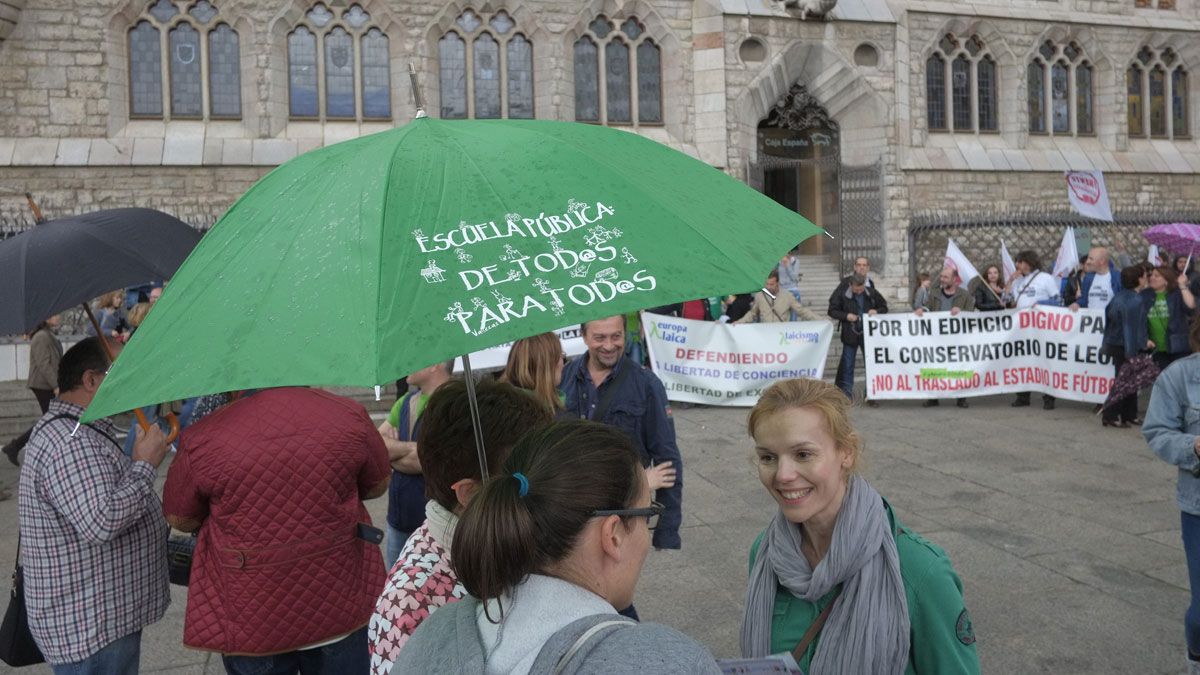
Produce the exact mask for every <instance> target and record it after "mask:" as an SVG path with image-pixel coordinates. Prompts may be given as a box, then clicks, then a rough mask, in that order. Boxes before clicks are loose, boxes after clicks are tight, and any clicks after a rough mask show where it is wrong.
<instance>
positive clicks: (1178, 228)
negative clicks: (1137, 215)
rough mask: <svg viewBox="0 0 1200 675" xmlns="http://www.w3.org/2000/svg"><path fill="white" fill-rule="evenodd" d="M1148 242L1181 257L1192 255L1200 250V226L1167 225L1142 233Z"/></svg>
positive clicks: (1186, 224) (1188, 224) (1189, 224)
mask: <svg viewBox="0 0 1200 675" xmlns="http://www.w3.org/2000/svg"><path fill="white" fill-rule="evenodd" d="M1142 236H1144V237H1145V238H1146V241H1148V242H1150V243H1151V244H1154V245H1155V246H1158V247H1160V248H1165V249H1167V250H1169V251H1172V252H1174V253H1176V254H1179V255H1192V254H1193V253H1195V252H1196V251H1197V249H1200V225H1193V224H1191V223H1167V224H1164V225H1155V226H1154V227H1152V228H1150V229H1148V230H1146V231H1145V232H1143V233H1142Z"/></svg>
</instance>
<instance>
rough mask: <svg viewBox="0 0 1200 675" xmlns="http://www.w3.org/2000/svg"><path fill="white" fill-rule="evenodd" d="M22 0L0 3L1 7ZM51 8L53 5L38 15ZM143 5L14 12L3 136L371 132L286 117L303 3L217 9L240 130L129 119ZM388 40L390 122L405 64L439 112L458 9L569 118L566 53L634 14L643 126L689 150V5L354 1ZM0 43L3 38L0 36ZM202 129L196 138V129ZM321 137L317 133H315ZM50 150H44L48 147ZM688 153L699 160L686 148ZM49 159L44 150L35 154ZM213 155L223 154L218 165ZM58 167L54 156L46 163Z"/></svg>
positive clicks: (546, 103)
mask: <svg viewBox="0 0 1200 675" xmlns="http://www.w3.org/2000/svg"><path fill="white" fill-rule="evenodd" d="M22 3H23V0H20V2H17V1H16V0H7V1H6V2H0V26H2V25H4V24H3V22H4V21H5V17H6V16H8V15H11V14H13V12H8V13H6V12H5V11H4V9H3V8H5V7H11V6H15V5H16V4H22ZM45 4H50V5H52V6H44V5H45ZM149 4H150V3H148V2H147V0H89V1H87V2H82V1H75V2H70V1H68V0H60V1H59V2H56V3H39V5H42V6H39V7H37V8H34V7H30V8H27V9H25V11H24V12H23V13H22V14H21V17H20V21H19V23H17V24H16V27H15V29H13V30H12V32H11V35H9V36H8V39H6V40H3V41H0V138H3V137H9V138H14V139H15V138H38V139H50V138H71V139H77V140H79V141H83V140H85V139H86V140H88V141H91V140H94V139H98V138H141V137H151V138H171V137H174V136H180V135H183V136H191V137H195V136H197V135H199V136H200V137H201V140H203V138H204V137H205V136H206V133H205V132H207V131H208V127H215V128H214V129H213V131H215V132H216V133H215V136H216V137H218V138H239V139H281V138H282V139H293V140H301V139H313V138H316V139H320V142H321V143H327V142H331V141H337V140H345V139H346V138H351V137H354V136H358V135H361V134H364V133H370V132H372V131H376V130H378V126H379V125H369V124H363V125H356V124H355V123H352V122H329V123H326V124H323V125H321V124H314V123H308V122H300V123H295V122H291V121H290V120H289V119H288V108H287V97H288V94H287V53H286V36H287V33H288V32H289V31H290V30H291V28H292V27H293V26H294V25H295V23H296V21H298V20H299V18H300V17H302V16H303V14H304V12H305V11H307V10H308V8H309V7H311V5H312V4H313V3H312V2H308V1H306V0H270V1H265V2H245V1H243V0H215V1H214V2H213V4H214V6H216V7H217V8H218V10H219V11H220V12H221V14H220V15H219V16H220V17H221V20H224V21H227V22H229V23H230V24H231V25H232V26H233V27H234V28H235V29H236V30H237V31H238V33H239V39H240V42H241V67H242V85H243V86H242V89H243V105H242V111H243V117H242V119H241V120H240V121H237V122H221V123H210V124H203V123H192V122H175V121H172V122H169V123H167V124H163V123H162V122H144V121H139V120H134V121H131V120H130V119H129V109H128V103H127V97H128V86H127V79H128V75H127V69H128V57H127V37H126V31H127V30H128V29H129V27H131V26H132V25H134V24H135V23H136V22H137V20H138V17H139V16H140V15H141V14H142V12H143V11H144V10H145V8H146V7H147V6H148V5H149ZM361 4H362V6H363V8H364V9H365V10H366V11H367V12H368V13H370V14H371V16H372V20H373V22H374V24H375V25H377V26H379V27H380V28H382V29H383V30H384V31H385V33H386V34H387V35H388V38H389V47H390V51H391V63H390V66H391V85H392V99H393V100H392V104H393V105H392V110H393V119H394V121H395V123H403V122H405V121H407V120H409V119H411V118H412V116H413V115H414V114H415V108H414V105H413V98H412V92H411V87H410V85H409V78H408V66H409V64H410V63H412V64H414V65H415V66H416V67H417V70H418V77H419V81H420V85H421V87H422V91H423V93H424V95H425V99H426V101H427V103H428V105H427V107H428V108H430V109H434V110H436V108H437V105H438V101H439V98H438V74H437V73H438V71H437V59H436V53H437V41H438V39H439V38H440V37H441V36H442V35H443V34H444V32H445V29H446V27H448V26H449V25H450V24H452V23H453V21H454V19H455V18H456V17H457V16H458V15H459V14H460V13H461V11H462V10H463V9H466V8H467V7H472V8H474V9H475V10H477V11H480V12H484V13H490V12H492V11H495V10H498V9H505V10H506V11H507V12H508V13H509V14H510V15H511V16H513V18H514V19H515V20H516V22H517V29H518V30H520V31H521V32H523V33H525V34H526V35H528V36H529V38H530V40H531V41H532V42H533V44H534V53H535V60H534V90H535V97H536V103H535V110H536V114H537V116H538V117H539V118H544V119H574V89H573V87H572V86H571V81H572V78H573V69H572V58H573V54H572V46H573V44H574V41H575V38H576V37H577V36H578V35H579V33H580V32H581V31H582V30H583V28H584V27H586V25H587V24H588V23H589V22H590V21H591V20H592V19H594V18H595V17H596V16H597V15H600V14H605V15H606V16H608V17H610V18H612V19H614V20H617V21H618V22H619V21H620V20H623V19H624V18H625V17H627V16H630V15H636V16H637V17H638V18H639V19H640V20H641V21H642V22H643V23H644V24H645V26H646V30H647V32H648V33H649V34H650V35H651V36H652V37H653V38H654V39H655V41H656V42H657V43H658V44H659V45H660V47H661V49H662V59H663V87H664V100H665V102H666V105H665V106H664V108H665V111H664V112H665V120H664V122H665V124H664V125H655V126H647V127H644V128H643V129H642V130H641V131H643V132H644V133H645V134H646V135H648V136H650V137H652V138H655V139H656V140H662V141H663V142H667V143H669V144H671V145H673V146H676V147H680V148H684V149H690V148H691V147H692V145H693V143H694V139H693V137H692V136H693V132H692V126H691V120H692V118H693V117H694V115H695V109H694V101H693V99H692V91H691V80H692V63H691V53H692V50H691V41H692V6H693V1H692V0H655V1H654V2H653V3H648V2H643V1H641V0H632V1H628V2H625V1H620V0H588V1H587V2H563V1H561V0H559V1H555V0H515V1H510V2H503V3H492V2H487V3H483V4H482V5H481V4H480V3H477V2H471V1H469V0H451V1H449V2H446V1H425V2H408V1H404V0H361ZM0 37H2V35H0ZM197 124H199V126H200V130H199V132H197V130H196V129H195V128H194V127H196V126H197ZM314 127H317V128H314ZM47 147H48V146H47ZM693 151H694V150H693ZM47 153H49V150H46V149H43V151H42V153H41V154H42V155H43V156H44V155H46V154H47ZM219 154H220V153H218V156H219ZM43 162H44V163H45V162H48V163H54V157H53V156H50V157H49V158H48V159H46V158H45V157H43Z"/></svg>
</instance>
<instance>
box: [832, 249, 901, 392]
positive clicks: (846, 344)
mask: <svg viewBox="0 0 1200 675" xmlns="http://www.w3.org/2000/svg"><path fill="white" fill-rule="evenodd" d="M856 267H857V264H856ZM868 283H869V282H868V279H867V277H866V275H865V274H861V273H859V272H855V273H854V274H852V275H850V277H848V278H847V280H846V284H845V286H846V288H845V290H844V291H842V292H840V293H839V292H837V291H834V293H833V295H832V296H831V297H830V298H829V318H831V319H834V320H835V321H839V322H841V335H842V358H841V360H840V361H839V362H838V369H837V376H836V377H835V378H834V382H835V383H836V384H837V387H838V389H841V390H842V392H844V393H845V394H846V397H847V398H849V399H851V400H853V399H854V366H855V362H856V360H857V356H858V352H859V350H860V349H863V317H864V316H874V315H876V314H887V311H888V306H887V300H884V299H883V296H882V295H880V294H879V291H877V290H875V288H874V286H870V285H868ZM838 288H839V289H841V288H842V287H841V286H839V287H838ZM867 405H869V406H871V407H875V406H876V405H878V404H877V403H876V402H875V401H871V400H868V401H867Z"/></svg>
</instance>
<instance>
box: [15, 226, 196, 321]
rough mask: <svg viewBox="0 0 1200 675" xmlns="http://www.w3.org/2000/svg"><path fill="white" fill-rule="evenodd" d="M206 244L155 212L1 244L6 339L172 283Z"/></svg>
mask: <svg viewBox="0 0 1200 675" xmlns="http://www.w3.org/2000/svg"><path fill="white" fill-rule="evenodd" d="M198 241H200V233H198V232H196V231H195V230H193V229H192V228H191V227H189V226H188V224H187V223H184V222H183V221H181V220H179V219H178V218H175V217H174V216H170V215H167V214H165V213H163V212H161V211H155V210H154V209H110V210H107V211H95V212H93V213H85V214H83V215H79V216H70V217H68V218H60V219H58V220H52V221H50V222H48V223H43V224H41V225H38V226H36V227H34V228H33V229H30V230H26V231H25V232H22V233H21V234H18V235H17V236H15V237H12V238H11V239H6V240H4V241H0V288H2V289H4V292H3V293H0V335H11V334H16V333H24V332H26V331H28V330H30V329H32V328H33V327H34V326H36V325H37V324H38V323H39V322H41V321H42V320H44V319H46V318H47V317H49V316H52V315H54V314H57V313H58V312H61V311H63V310H64V309H67V308H69V307H72V306H74V305H78V304H80V303H82V302H87V301H88V300H91V299H92V298H94V297H96V296H98V295H100V294H101V293H104V292H106V291H111V290H113V289H117V288H124V287H126V286H133V285H135V284H141V283H145V282H147V281H153V280H155V279H167V278H170V277H171V275H173V274H174V273H175V270H176V269H178V268H179V265H180V263H182V262H183V260H184V258H186V257H187V254H188V253H190V252H191V251H192V249H193V248H194V247H195V246H196V242H198Z"/></svg>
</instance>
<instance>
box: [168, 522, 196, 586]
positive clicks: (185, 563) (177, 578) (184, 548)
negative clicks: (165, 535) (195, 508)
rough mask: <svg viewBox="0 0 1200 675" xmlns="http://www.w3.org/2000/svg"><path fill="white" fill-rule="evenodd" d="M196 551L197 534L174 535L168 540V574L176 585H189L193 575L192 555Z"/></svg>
mask: <svg viewBox="0 0 1200 675" xmlns="http://www.w3.org/2000/svg"><path fill="white" fill-rule="evenodd" d="M195 553H196V535H195V534H188V535H184V536H174V537H171V538H170V539H168V540H167V576H168V577H170V579H171V583H173V584H175V585H176V586H187V585H188V580H189V579H190V578H191V576H192V556H193V555H194V554H195Z"/></svg>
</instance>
